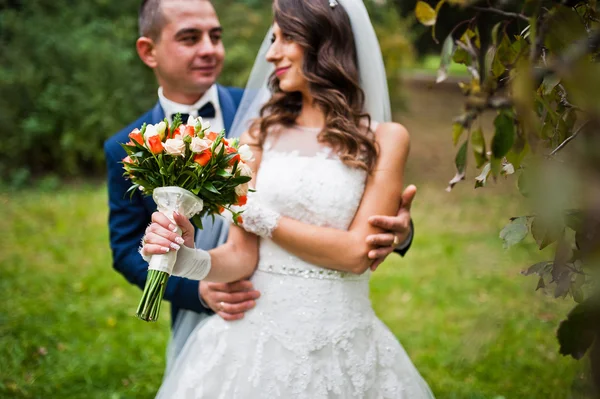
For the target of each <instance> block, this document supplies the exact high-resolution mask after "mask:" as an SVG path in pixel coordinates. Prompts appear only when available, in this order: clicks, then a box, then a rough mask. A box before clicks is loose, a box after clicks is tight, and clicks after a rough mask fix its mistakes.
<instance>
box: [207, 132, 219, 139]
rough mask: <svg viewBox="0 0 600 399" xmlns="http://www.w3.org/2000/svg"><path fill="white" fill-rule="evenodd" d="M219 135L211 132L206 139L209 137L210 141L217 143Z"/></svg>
mask: <svg viewBox="0 0 600 399" xmlns="http://www.w3.org/2000/svg"><path fill="white" fill-rule="evenodd" d="M218 135H219V134H218V133H215V132H210V133H209V134H207V135H206V137H208V139H209V140H210V141H215V140H216V139H217V136H218Z"/></svg>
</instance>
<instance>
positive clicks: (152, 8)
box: [138, 0, 167, 40]
mask: <svg viewBox="0 0 600 399" xmlns="http://www.w3.org/2000/svg"><path fill="white" fill-rule="evenodd" d="M160 3H161V0H142V4H141V5H140V11H139V14H138V25H139V31H140V36H145V37H149V38H150V39H152V40H158V38H160V32H161V31H162V28H164V26H165V24H166V22H167V21H166V18H165V16H164V15H163V13H162V10H161V9H160Z"/></svg>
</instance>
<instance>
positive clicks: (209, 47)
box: [196, 34, 217, 57]
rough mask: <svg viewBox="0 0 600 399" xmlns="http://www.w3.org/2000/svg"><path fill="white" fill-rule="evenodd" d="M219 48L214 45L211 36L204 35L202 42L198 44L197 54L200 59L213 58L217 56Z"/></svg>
mask: <svg viewBox="0 0 600 399" xmlns="http://www.w3.org/2000/svg"><path fill="white" fill-rule="evenodd" d="M216 48H217V46H216V45H215V44H214V43H213V41H212V40H211V38H210V35H208V34H204V35H202V40H200V41H199V42H198V46H197V49H196V51H197V53H198V55H199V56H200V57H207V56H212V55H214V54H215V51H216Z"/></svg>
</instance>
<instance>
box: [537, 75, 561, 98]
mask: <svg viewBox="0 0 600 399" xmlns="http://www.w3.org/2000/svg"><path fill="white" fill-rule="evenodd" d="M559 83H560V78H559V77H558V76H556V75H548V76H546V77H545V78H544V80H543V81H542V85H541V86H540V89H541V91H542V94H543V95H545V96H547V95H549V94H550V93H552V90H554V88H555V87H556V86H557V85H558V84H559Z"/></svg>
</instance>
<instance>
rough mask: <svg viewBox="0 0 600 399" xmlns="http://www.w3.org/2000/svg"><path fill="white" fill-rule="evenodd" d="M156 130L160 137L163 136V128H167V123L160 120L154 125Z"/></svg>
mask: <svg viewBox="0 0 600 399" xmlns="http://www.w3.org/2000/svg"><path fill="white" fill-rule="evenodd" d="M155 127H156V131H157V132H158V134H159V135H160V138H161V139H162V138H164V137H165V130H167V124H166V123H165V122H164V121H161V122H159V123H157V124H156V125H155Z"/></svg>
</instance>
